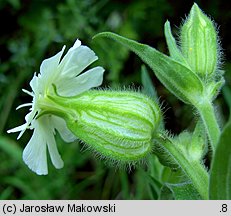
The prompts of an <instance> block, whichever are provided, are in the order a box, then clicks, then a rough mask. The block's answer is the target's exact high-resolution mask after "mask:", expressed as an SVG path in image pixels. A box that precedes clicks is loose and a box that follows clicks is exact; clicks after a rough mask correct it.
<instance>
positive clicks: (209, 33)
mask: <svg viewBox="0 0 231 216" xmlns="http://www.w3.org/2000/svg"><path fill="white" fill-rule="evenodd" d="M180 37H181V46H182V47H181V48H182V53H183V56H184V57H185V58H186V60H187V61H188V64H189V66H190V67H191V69H192V70H193V71H194V72H195V73H197V74H198V75H199V76H200V77H203V78H205V77H211V76H214V73H215V72H216V70H217V64H218V55H219V48H218V42H217V33H216V29H215V26H214V24H213V22H212V21H211V20H210V19H209V18H208V17H207V16H206V15H205V14H204V13H203V12H202V11H201V9H200V8H199V7H198V5H197V4H196V3H194V5H193V6H192V9H191V11H190V14H189V17H188V18H187V19H186V21H185V23H184V24H183V26H182V28H181V35H180Z"/></svg>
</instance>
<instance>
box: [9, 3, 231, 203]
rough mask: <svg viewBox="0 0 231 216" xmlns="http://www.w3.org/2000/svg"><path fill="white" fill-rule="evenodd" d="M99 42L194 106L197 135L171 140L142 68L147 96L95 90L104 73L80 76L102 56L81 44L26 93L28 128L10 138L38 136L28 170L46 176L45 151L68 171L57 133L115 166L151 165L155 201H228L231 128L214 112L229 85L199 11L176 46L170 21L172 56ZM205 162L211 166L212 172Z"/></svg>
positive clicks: (211, 30) (47, 65) (26, 155)
mask: <svg viewBox="0 0 231 216" xmlns="http://www.w3.org/2000/svg"><path fill="white" fill-rule="evenodd" d="M71 2H72V1H70V2H69V3H70V4H72V3H73V2H72V3H71ZM100 37H108V38H112V39H114V40H115V41H117V42H119V43H121V44H122V45H124V46H125V47H127V48H129V49H130V50H132V51H133V52H135V53H136V54H137V55H138V56H139V57H140V58H141V59H142V60H143V61H144V62H145V63H146V64H147V65H149V66H150V68H151V69H152V70H153V71H154V73H155V75H156V76H157V78H158V79H159V80H160V81H161V82H162V84H163V85H164V86H165V87H166V88H167V89H168V90H169V91H170V92H171V93H173V94H174V95H175V96H176V97H177V98H178V99H180V100H181V101H183V102H184V103H186V104H188V105H190V106H192V107H193V109H194V112H195V114H196V117H197V121H196V124H195V128H194V130H193V132H190V131H183V132H181V133H180V134H179V135H175V136H173V135H171V134H170V133H169V131H168V130H167V129H165V126H164V122H163V114H162V111H161V108H160V106H159V102H158V99H157V93H156V91H155V88H154V87H153V85H152V82H151V80H150V77H149V75H148V73H147V70H146V68H145V67H144V66H143V67H142V71H141V73H142V82H143V85H144V91H143V92H144V93H145V94H146V95H145V94H141V93H139V92H134V91H133V90H130V91H121V90H119V91H118V90H117V91H116V90H89V89H90V88H92V87H96V86H99V85H100V84H101V83H102V75H103V72H104V70H103V68H101V67H95V68H93V69H90V70H89V71H87V72H86V73H84V74H81V75H79V73H80V72H81V71H82V70H83V69H85V68H86V67H87V66H88V65H89V64H91V63H92V62H93V61H95V60H96V59H97V57H96V56H95V54H94V52H92V51H91V50H90V49H89V48H88V47H85V46H82V45H81V44H80V42H79V41H78V40H77V41H76V43H75V44H74V46H73V47H72V48H70V49H69V51H68V52H67V54H66V55H65V56H64V58H63V59H62V60H60V59H61V55H62V53H63V50H62V51H61V52H59V53H58V54H56V55H55V56H53V57H52V58H49V59H46V60H45V61H43V63H42V65H41V67H40V73H39V74H37V75H36V74H35V75H34V77H33V79H32V81H31V83H30V85H31V87H32V93H30V92H28V91H26V90H24V91H25V92H26V93H28V94H29V95H31V96H32V97H33V101H32V103H29V104H26V105H22V106H20V107H19V108H21V107H23V106H28V105H29V106H32V108H31V112H30V113H29V114H28V115H27V116H26V123H25V124H24V125H22V126H19V127H17V128H15V129H12V130H10V131H9V132H16V131H21V134H20V135H19V137H20V136H21V135H22V133H24V131H25V130H26V129H34V134H33V136H32V137H31V140H30V141H29V143H28V145H27V146H26V148H25V149H24V151H23V159H24V161H25V162H26V164H27V165H28V166H29V168H30V169H31V170H33V171H34V172H36V173H37V174H40V175H41V174H47V172H48V167H47V156H46V148H47V147H48V150H49V153H50V156H51V161H52V163H53V165H54V166H55V167H56V168H61V167H63V161H62V159H61V157H60V155H59V153H58V151H57V146H56V141H55V139H54V134H55V131H58V132H59V134H60V136H61V137H62V138H63V140H64V141H66V142H71V141H73V140H75V139H76V138H78V139H80V140H82V141H84V142H85V143H86V144H87V146H88V147H89V148H90V149H92V150H93V151H94V153H95V154H96V155H99V157H101V158H104V159H106V161H107V162H110V163H112V164H113V165H114V164H118V165H119V166H121V165H125V166H127V167H131V166H132V165H136V164H138V162H141V161H146V162H147V164H148V171H147V172H144V171H142V169H141V170H140V171H139V172H140V173H139V177H141V176H142V178H139V177H137V179H142V180H143V179H145V180H146V181H147V182H148V185H149V186H150V187H149V190H150V191H149V194H150V197H151V198H153V199H157V198H162V199H170V198H172V199H173V198H174V199H230V194H231V192H230V191H229V182H230V181H229V173H227V172H225V171H226V170H228V169H229V168H230V166H231V164H230V162H229V161H230V160H229V151H227V152H225V151H226V149H227V148H229V147H228V134H229V133H230V130H231V129H230V123H228V125H227V126H226V127H225V129H224V131H223V132H222V133H221V132H220V127H219V126H218V122H217V117H216V115H215V110H214V107H213V101H214V100H215V98H216V97H217V95H218V92H219V91H220V89H221V87H222V86H223V84H224V78H223V73H222V71H221V70H220V59H221V55H222V54H221V50H220V47H219V41H218V37H217V32H216V29H215V26H214V24H213V22H212V21H211V20H210V19H209V18H208V17H207V16H206V15H205V14H204V13H203V12H202V11H201V10H200V9H199V7H198V6H197V5H196V4H194V5H193V7H192V9H191V12H190V15H189V17H188V19H187V20H186V21H185V23H184V24H183V25H182V27H181V32H180V42H179V43H180V44H177V43H176V40H175V39H174V37H173V35H172V33H171V28H170V23H169V22H168V21H167V22H166V24H165V37H166V40H167V45H168V48H169V53H170V56H166V55H164V54H162V53H161V52H159V51H157V50H156V49H154V48H151V47H150V46H147V45H144V44H141V43H138V42H136V41H134V40H130V39H127V38H124V37H122V36H119V35H117V34H114V33H110V32H104V33H99V34H98V35H96V36H95V38H100ZM104 43H105V42H104ZM98 44H100V42H98ZM115 47H117V46H115ZM125 53H127V52H126V51H125ZM101 61H102V60H101ZM114 79H115V80H116V81H118V77H116V78H115V77H114ZM77 84H78V85H77ZM147 95H148V96H147ZM224 152H225V154H224ZM221 155H223V156H222V157H223V160H220V157H221ZM205 159H210V160H211V166H210V164H209V162H207V164H205V163H204V161H205ZM220 177H221V178H220ZM121 179H122V182H124V184H123V195H124V197H129V195H128V185H127V184H126V182H127V177H126V175H125V174H122V175H121ZM166 179H167V181H166ZM142 180H140V181H142ZM137 181H138V180H137ZM224 185H225V186H224ZM25 190H28V189H27V188H26V189H25ZM28 191H29V190H28ZM7 192H8V191H6V192H5V193H6V194H7ZM137 197H139V194H138V192H137Z"/></svg>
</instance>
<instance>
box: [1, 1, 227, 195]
mask: <svg viewBox="0 0 231 216" xmlns="http://www.w3.org/2000/svg"><path fill="white" fill-rule="evenodd" d="M186 2H187V3H186ZM192 3H193V2H192V1H183V0H181V1H177V2H175V1H171V0H133V1H132V0H130V1H129V0H124V1H123V0H112V1H109V0H98V1H97V0H62V1H61V0H56V1H48V0H47V1H46V0H31V1H29V0H1V1H0V22H1V26H2V29H1V35H0V50H1V53H0V123H1V124H0V158H1V164H0V199H158V198H159V196H160V191H161V186H162V183H161V182H163V181H164V182H169V183H171V182H174V178H175V177H174V174H173V173H171V171H169V170H166V169H163V167H162V166H161V165H160V164H159V162H158V160H157V159H156V158H155V157H154V156H150V157H149V158H148V159H147V161H146V163H145V165H142V166H141V167H140V168H137V169H135V170H133V171H131V172H127V170H120V169H118V170H116V171H115V170H114V168H111V167H108V166H107V165H105V164H104V162H102V161H100V160H98V159H97V158H95V157H94V156H93V155H92V153H91V152H88V151H84V149H85V148H84V145H83V144H81V143H78V142H77V141H76V142H73V143H71V144H66V143H64V142H63V141H62V140H61V139H60V137H59V136H57V141H58V148H59V151H60V153H61V155H62V158H63V160H64V163H65V166H64V168H63V169H61V170H56V169H54V168H53V167H52V166H50V167H49V175H48V176H37V175H36V174H34V173H32V172H31V171H30V170H29V169H28V168H27V166H26V165H25V164H24V163H23V161H22V158H21V154H22V150H23V148H24V147H25V145H26V144H27V142H28V141H29V139H30V136H31V134H32V131H27V132H26V133H25V134H24V135H23V137H22V138H21V139H20V140H16V137H17V135H16V134H10V135H8V134H6V130H7V129H9V128H12V127H15V126H18V125H20V124H22V123H23V121H24V116H25V114H26V113H27V110H26V109H21V110H19V111H17V112H16V111H15V108H16V107H17V106H18V105H19V104H22V103H24V102H28V101H30V100H31V98H30V97H29V96H27V95H25V94H24V93H23V92H22V91H21V89H22V88H25V89H28V90H30V87H29V81H30V80H31V78H32V76H33V73H34V72H35V71H39V66H40V64H41V62H42V60H43V59H45V58H48V57H50V56H52V55H54V54H56V53H57V52H58V51H59V50H61V48H62V46H63V45H64V44H65V45H67V46H68V47H70V46H71V45H72V44H73V42H74V41H75V39H76V38H79V39H80V40H81V41H82V43H83V44H86V45H88V46H89V47H91V48H92V49H93V50H94V51H95V52H96V54H97V55H98V56H99V60H98V61H97V62H96V63H95V64H96V65H101V66H103V67H104V68H105V69H106V74H105V81H104V86H105V87H107V86H111V87H118V86H125V87H128V86H131V85H132V86H133V87H135V88H136V87H137V88H139V87H140V86H141V85H142V82H141V61H140V60H139V59H138V58H137V57H136V56H135V55H133V54H131V53H129V52H128V50H126V49H125V48H123V47H122V46H118V44H116V43H114V42H113V41H110V40H102V39H101V40H95V41H92V37H93V36H94V35H95V34H97V33H99V32H102V31H113V32H116V33H119V34H121V35H123V36H126V37H129V38H132V39H135V40H138V41H141V42H143V43H147V44H150V45H151V46H154V47H156V48H157V49H159V50H161V51H164V52H166V53H167V49H166V44H165V39H164V36H163V25H164V22H165V21H166V19H169V20H170V21H171V23H172V26H174V25H178V26H179V25H180V23H181V22H182V18H184V16H185V14H187V13H188V11H189V9H190V7H191V6H192ZM197 3H198V4H199V6H200V7H201V8H202V9H203V10H204V11H205V12H206V13H207V14H210V15H211V16H212V17H213V18H214V20H215V21H216V22H217V23H218V25H219V26H220V37H221V42H222V46H223V47H224V53H225V54H226V57H225V60H226V62H227V64H225V65H224V70H225V71H226V80H227V84H226V86H225V88H224V90H223V94H221V95H220V96H219V98H218V100H217V104H216V105H217V107H218V109H217V110H218V112H219V113H218V115H219V116H220V119H221V123H222V121H225V120H226V119H227V118H228V110H229V108H230V106H231V102H230V100H231V99H230V96H229V95H230V85H231V72H230V71H231V63H229V62H230V56H231V55H230V54H231V53H230V52H231V43H230V36H231V35H230V34H231V32H230V31H229V30H230V17H231V12H230V11H231V10H229V8H230V3H229V2H228V1H224V0H222V1H215V0H212V1H209V2H208V1H197ZM174 31H175V33H177V28H175V29H174ZM151 79H152V81H153V84H154V86H155V88H156V90H157V93H158V95H159V96H160V97H161V98H160V101H161V102H163V101H164V105H163V107H166V108H164V111H165V116H166V127H167V128H168V129H170V130H171V131H172V132H175V133H179V132H180V131H182V130H184V129H185V128H187V127H190V126H191V123H190V122H192V124H193V116H192V114H191V108H190V107H188V106H186V105H183V104H182V103H181V102H179V101H178V100H176V98H175V97H174V96H172V95H171V94H170V93H169V92H168V91H167V90H166V89H164V88H163V86H161V85H160V83H159V82H158V81H157V80H156V79H155V77H154V76H153V75H151ZM223 95H224V96H223ZM170 107H171V108H170ZM169 108H170V109H169ZM169 120H170V121H169ZM49 164H50V163H49Z"/></svg>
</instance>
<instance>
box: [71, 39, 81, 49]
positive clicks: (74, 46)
mask: <svg viewBox="0 0 231 216" xmlns="http://www.w3.org/2000/svg"><path fill="white" fill-rule="evenodd" d="M79 46H81V41H80V40H79V39H76V41H75V43H74V45H73V46H72V47H71V48H70V49H76V48H78V47H79Z"/></svg>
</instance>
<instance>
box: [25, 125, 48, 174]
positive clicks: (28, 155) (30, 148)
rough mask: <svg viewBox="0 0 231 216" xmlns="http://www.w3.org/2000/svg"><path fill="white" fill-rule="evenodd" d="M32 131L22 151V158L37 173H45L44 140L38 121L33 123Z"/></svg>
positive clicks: (45, 155)
mask: <svg viewBox="0 0 231 216" xmlns="http://www.w3.org/2000/svg"><path fill="white" fill-rule="evenodd" d="M35 124H36V125H35V130H34V133H33V135H32V137H31V139H30V141H29V143H28V144H27V146H26V148H25V149H24V151H23V160H24V162H25V163H26V164H27V166H28V167H29V168H30V169H31V170H32V171H33V172H35V173H36V174H38V175H47V173H48V170H47V153H46V140H45V139H44V134H43V132H44V131H43V130H42V128H41V127H40V125H39V123H35Z"/></svg>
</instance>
